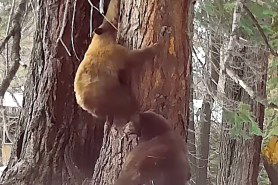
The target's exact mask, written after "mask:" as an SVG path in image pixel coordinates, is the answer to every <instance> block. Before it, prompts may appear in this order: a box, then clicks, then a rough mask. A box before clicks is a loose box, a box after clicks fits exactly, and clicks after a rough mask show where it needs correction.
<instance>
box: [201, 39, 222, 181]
mask: <svg viewBox="0 0 278 185" xmlns="http://www.w3.org/2000/svg"><path fill="white" fill-rule="evenodd" d="M219 43H220V39H218V38H216V36H215V35H214V33H211V35H210V61H211V63H209V66H208V70H210V72H209V71H207V72H206V73H207V74H210V76H209V77H208V79H207V80H208V83H207V84H206V86H207V88H208V89H210V92H208V93H207V94H205V95H204V97H203V103H202V108H201V113H200V115H201V119H200V145H199V146H198V157H199V160H198V172H197V174H198V175H197V179H196V184H197V185H206V184H210V182H209V176H208V172H209V168H208V163H209V151H210V135H211V134H210V128H211V114H212V108H213V103H214V100H213V97H212V95H211V93H212V94H215V95H216V94H217V84H218V81H219V64H220V48H219ZM207 63H208V62H207ZM205 80H206V79H205Z"/></svg>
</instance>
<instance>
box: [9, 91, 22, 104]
mask: <svg viewBox="0 0 278 185" xmlns="http://www.w3.org/2000/svg"><path fill="white" fill-rule="evenodd" d="M8 93H9V94H10V95H11V97H12V99H13V101H14V102H15V103H16V106H17V107H21V105H20V103H19V102H18V101H17V99H16V97H15V95H14V93H12V92H11V91H8Z"/></svg>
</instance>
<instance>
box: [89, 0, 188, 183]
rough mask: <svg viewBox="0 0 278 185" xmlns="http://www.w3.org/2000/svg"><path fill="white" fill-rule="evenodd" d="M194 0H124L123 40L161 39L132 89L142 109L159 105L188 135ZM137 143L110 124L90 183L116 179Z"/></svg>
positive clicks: (132, 43)
mask: <svg viewBox="0 0 278 185" xmlns="http://www.w3.org/2000/svg"><path fill="white" fill-rule="evenodd" d="M189 3H190V1H182V0H178V1H170V0H164V1H157V0H126V1H124V3H123V2H122V4H121V20H120V25H119V40H120V43H123V44H124V45H126V46H128V47H129V48H141V47H144V46H146V45H149V44H151V43H154V42H160V43H162V48H161V51H160V52H159V56H158V57H157V58H156V59H155V61H154V62H151V61H149V62H148V63H147V64H146V65H145V66H142V67H143V69H142V71H143V72H141V73H140V74H138V73H136V71H135V73H134V75H133V76H132V80H133V82H134V83H133V85H134V86H133V90H134V92H135V93H136V96H137V98H138V100H139V101H140V104H141V110H147V109H151V108H152V109H155V111H156V112H157V113H159V114H162V115H163V116H165V117H166V118H168V119H170V120H171V121H173V123H174V124H173V127H174V128H175V129H177V130H178V131H179V133H180V134H181V135H183V136H184V138H186V127H187V123H188V118H189V98H190V96H189V84H190V63H189V62H188V58H189V44H188V43H189V37H188V36H187V33H186V30H187V26H188V22H187V19H186V18H187V15H188V9H189ZM136 143H137V140H136V138H134V137H128V136H125V135H123V133H122V131H116V130H115V128H114V127H111V126H110V125H108V124H107V125H106V127H105V133H104V140H103V147H102V149H101V153H100V158H99V159H98V162H97V164H96V167H95V171H94V175H93V180H92V181H91V182H90V184H95V185H99V184H101V185H106V184H112V183H113V182H114V181H115V179H116V178H117V177H118V174H119V172H120V170H121V165H122V164H123V162H124V160H125V156H126V154H127V152H128V151H130V149H131V148H133V147H134V145H135V144H136Z"/></svg>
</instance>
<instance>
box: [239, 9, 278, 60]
mask: <svg viewBox="0 0 278 185" xmlns="http://www.w3.org/2000/svg"><path fill="white" fill-rule="evenodd" d="M242 6H243V8H244V10H245V11H246V12H247V14H248V15H249V17H250V18H251V19H252V21H253V22H254V24H255V26H256V27H257V29H258V31H259V33H260V34H261V36H262V38H263V40H264V42H265V44H266V45H267V47H268V49H269V50H270V52H271V54H272V55H274V56H276V57H278V53H277V52H276V51H274V49H273V48H272V47H271V46H270V44H269V42H268V39H267V37H266V35H265V33H264V30H263V29H262V27H261V26H260V24H259V22H258V20H257V19H256V17H255V16H254V15H253V13H252V12H251V11H250V10H249V8H248V7H247V6H246V5H245V4H243V5H242Z"/></svg>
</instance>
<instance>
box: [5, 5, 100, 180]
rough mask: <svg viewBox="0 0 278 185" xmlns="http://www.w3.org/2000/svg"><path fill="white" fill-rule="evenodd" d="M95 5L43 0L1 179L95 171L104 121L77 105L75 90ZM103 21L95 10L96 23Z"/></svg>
mask: <svg viewBox="0 0 278 185" xmlns="http://www.w3.org/2000/svg"><path fill="white" fill-rule="evenodd" d="M94 3H95V2H94ZM96 4H97V3H96ZM90 8H91V7H90V5H89V3H88V1H87V0H79V1H78V2H77V1H75V0H67V1H62V0H59V1H51V0H40V1H39V2H38V20H37V23H36V27H37V31H36V33H35V38H34V48H33V51H32V56H31V64H30V71H29V78H28V81H27V83H26V87H25V89H26V91H25V100H24V105H23V111H22V113H21V116H20V121H19V124H20V129H19V130H18V134H17V139H16V140H17V141H16V143H15V146H14V149H13V152H12V156H11V160H10V161H9V164H8V167H7V169H6V170H5V171H4V173H3V175H2V177H1V183H2V184H20V185H24V184H26V185H30V184H38V185H40V184H48V185H49V184H53V185H60V184H81V183H82V181H83V180H84V179H85V178H89V177H90V175H91V172H92V169H93V168H94V164H95V162H96V159H97V158H98V154H99V150H100V147H101V144H102V137H103V124H102V123H98V121H97V120H94V119H93V118H92V117H91V116H90V115H88V114H87V113H86V112H84V111H82V110H81V109H80V108H79V107H78V106H77V104H76V102H75V96H74V93H73V79H74V75H75V71H76V69H77V66H78V64H79V62H80V61H78V60H77V59H76V55H77V56H78V58H83V55H84V53H85V51H86V49H87V47H88V45H89V43H90V38H89V31H90V28H89V25H90V24H89V23H90ZM73 18H74V22H73V27H72V26H71V25H72V24H71V23H72V21H73ZM101 21H102V19H101V17H100V16H99V15H98V14H97V12H96V11H95V12H94V25H99V24H100V22H101ZM72 35H73V38H71V36H72ZM72 39H74V40H72ZM72 41H73V43H74V45H75V52H76V55H74V54H73V53H74V51H73V47H72V45H71V43H72ZM66 48H68V52H69V53H70V54H71V55H70V56H69V53H68V52H67V51H66Z"/></svg>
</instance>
